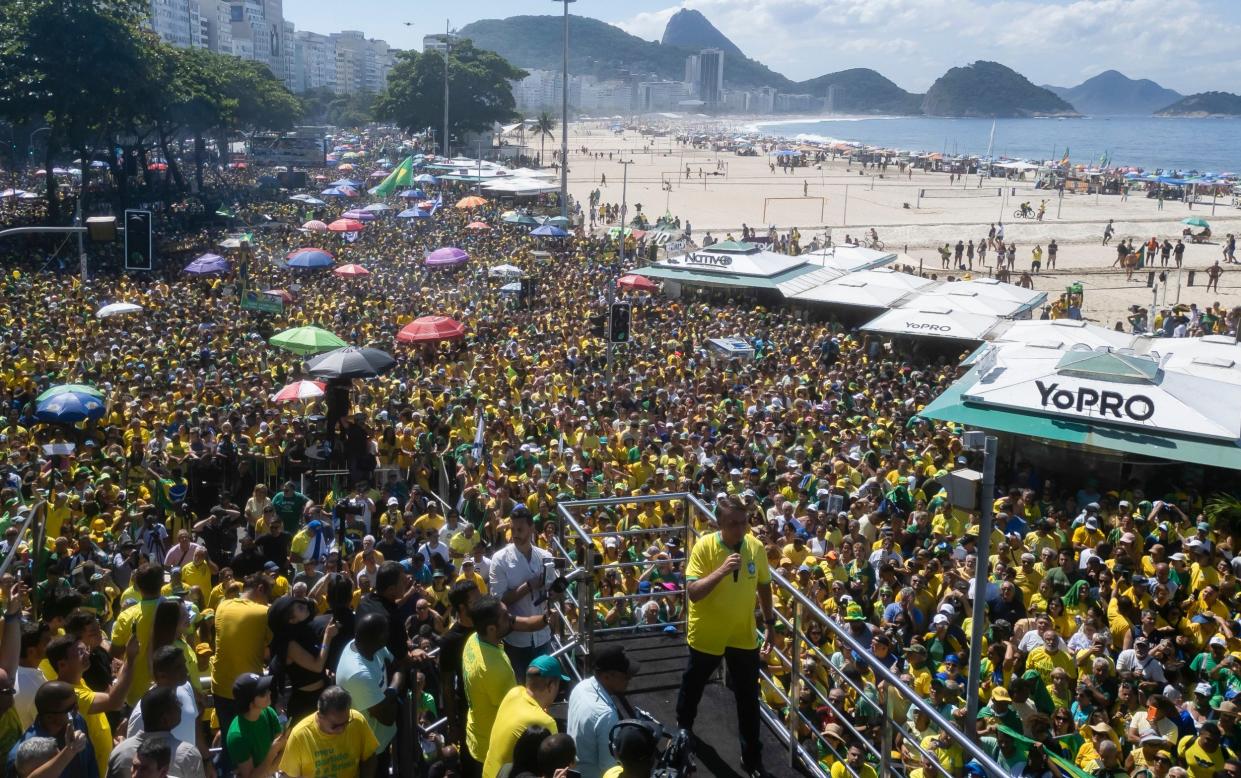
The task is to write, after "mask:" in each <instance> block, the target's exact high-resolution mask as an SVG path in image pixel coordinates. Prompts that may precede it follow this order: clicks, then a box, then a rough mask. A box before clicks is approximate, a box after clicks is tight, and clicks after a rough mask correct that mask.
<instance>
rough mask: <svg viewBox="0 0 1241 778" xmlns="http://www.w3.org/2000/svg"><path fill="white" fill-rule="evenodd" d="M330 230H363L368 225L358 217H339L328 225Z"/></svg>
mask: <svg viewBox="0 0 1241 778" xmlns="http://www.w3.org/2000/svg"><path fill="white" fill-rule="evenodd" d="M327 228H328V232H361V231H362V230H363V229H365V228H366V225H365V224H363V223H362V222H360V221H358V220H357V219H337V220H336V221H334V222H332V223H331V224H329V225H328V226H327Z"/></svg>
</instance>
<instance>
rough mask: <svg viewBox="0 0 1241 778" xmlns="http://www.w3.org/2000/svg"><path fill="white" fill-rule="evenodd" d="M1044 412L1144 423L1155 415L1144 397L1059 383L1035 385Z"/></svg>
mask: <svg viewBox="0 0 1241 778" xmlns="http://www.w3.org/2000/svg"><path fill="white" fill-rule="evenodd" d="M1034 385H1035V386H1036V387H1037V388H1038V393H1039V398H1040V401H1041V404H1042V406H1043V408H1044V409H1046V410H1056V411H1069V412H1072V413H1079V414H1086V415H1092V416H1093V415H1098V416H1101V417H1102V418H1104V419H1108V418H1111V419H1118V420H1120V421H1132V422H1143V421H1147V420H1148V419H1150V418H1151V417H1152V416H1154V415H1155V401H1154V400H1152V399H1151V398H1150V397H1147V396H1146V395H1144V394H1130V395H1124V394H1121V393H1120V392H1116V391H1113V390H1111V389H1095V388H1092V387H1090V386H1086V385H1082V386H1076V387H1061V386H1060V384H1059V383H1058V382H1054V381H1052V382H1044V381H1035V382H1034Z"/></svg>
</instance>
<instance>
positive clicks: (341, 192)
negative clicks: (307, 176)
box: [319, 186, 357, 197]
mask: <svg viewBox="0 0 1241 778" xmlns="http://www.w3.org/2000/svg"><path fill="white" fill-rule="evenodd" d="M319 194H320V195H322V196H323V197H354V196H356V195H357V190H355V189H352V188H351V187H347V186H329V187H328V188H327V189H324V190H323V191H322V192H320V193H319Z"/></svg>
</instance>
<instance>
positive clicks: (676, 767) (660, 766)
mask: <svg viewBox="0 0 1241 778" xmlns="http://www.w3.org/2000/svg"><path fill="white" fill-rule="evenodd" d="M633 712H634V716H636V717H637V718H638V719H640V720H642V721H645V722H647V723H648V724H650V725H651V726H652V727H653V728H654V729H655V730H656V731H657V732H658V733H659V740H665V739H666V740H667V741H668V745H667V746H665V747H664V750H663V751H661V752H660V754H659V759H657V760H656V761H655V769H654V771H653V772H652V773H651V778H686V777H687V776H690V775H694V773H695V772H696V771H697V767H696V766H695V765H694V747H693V743H691V742H690V734H689V731H688V730H684V729H679V730H677V731H676V732H669V731H668V730H667V729H665V728H664V725H663V724H661V723H659V719H657V718H655V717H654V716H652V715H651V714H650V713H647V712H646V711H644V710H642V709H641V708H639V707H636V706H635V707H634V709H633Z"/></svg>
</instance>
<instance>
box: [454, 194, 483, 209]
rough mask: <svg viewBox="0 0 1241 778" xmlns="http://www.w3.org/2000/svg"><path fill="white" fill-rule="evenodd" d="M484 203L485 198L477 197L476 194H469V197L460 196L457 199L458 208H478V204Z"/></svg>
mask: <svg viewBox="0 0 1241 778" xmlns="http://www.w3.org/2000/svg"><path fill="white" fill-rule="evenodd" d="M486 204H487V199H486V198H484V197H479V196H478V195H470V196H469V197H462V198H461V199H460V200H458V201H457V207H458V208H466V209H469V208H478V207H479V206H481V205H486Z"/></svg>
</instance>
